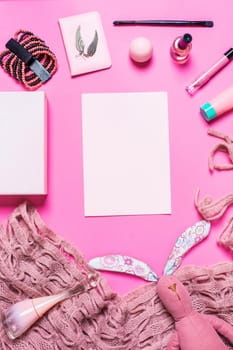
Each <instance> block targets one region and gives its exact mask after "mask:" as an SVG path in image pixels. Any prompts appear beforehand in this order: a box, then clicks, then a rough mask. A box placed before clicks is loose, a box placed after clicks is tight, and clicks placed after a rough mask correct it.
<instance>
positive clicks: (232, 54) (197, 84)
mask: <svg viewBox="0 0 233 350" xmlns="http://www.w3.org/2000/svg"><path fill="white" fill-rule="evenodd" d="M232 58H233V48H231V49H229V50H228V51H227V52H225V53H224V55H223V57H221V58H220V59H219V60H218V61H217V62H216V63H215V64H213V65H212V66H211V67H210V68H209V69H207V71H206V72H204V73H203V74H201V75H200V76H199V77H198V78H196V79H195V81H194V82H192V83H191V84H190V85H188V86H186V88H185V90H186V91H187V92H188V93H189V94H190V95H194V94H195V92H196V91H197V90H198V89H200V88H201V87H202V86H203V85H205V84H206V83H207V82H208V81H209V80H210V79H211V78H212V77H213V76H214V75H215V74H217V73H218V72H219V71H220V70H221V69H222V68H223V67H225V66H226V65H227V64H228V63H229V62H230V61H231V60H232Z"/></svg>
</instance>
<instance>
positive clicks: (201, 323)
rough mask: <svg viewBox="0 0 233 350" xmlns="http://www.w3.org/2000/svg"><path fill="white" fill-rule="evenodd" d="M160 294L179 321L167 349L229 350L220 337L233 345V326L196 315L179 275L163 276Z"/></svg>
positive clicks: (159, 284)
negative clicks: (220, 335) (178, 277)
mask: <svg viewBox="0 0 233 350" xmlns="http://www.w3.org/2000/svg"><path fill="white" fill-rule="evenodd" d="M157 292H158V295H159V297H160V299H161V301H162V303H163V305H164V306H165V307H166V309H167V310H168V312H169V313H170V314H171V315H172V316H173V318H174V320H175V328H176V330H175V332H174V333H173V334H172V336H171V339H170V341H169V343H168V346H167V350H179V349H181V350H227V349H228V347H227V346H226V345H225V344H224V343H223V341H222V340H221V338H220V337H219V335H218V334H217V332H218V333H220V334H222V335H223V336H224V337H225V338H227V339H229V341H230V342H232V343H233V327H232V326H231V325H229V324H228V323H226V322H225V321H224V320H222V319H220V318H218V317H216V316H212V315H204V314H200V313H198V312H196V311H195V310H193V308H192V304H191V299H190V296H189V294H188V291H187V289H186V288H185V286H184V285H183V284H182V283H181V282H180V281H179V280H178V279H177V278H176V277H175V276H162V277H161V278H160V279H159V281H158V284H157Z"/></svg>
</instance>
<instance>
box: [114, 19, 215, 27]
mask: <svg viewBox="0 0 233 350" xmlns="http://www.w3.org/2000/svg"><path fill="white" fill-rule="evenodd" d="M113 24H114V25H115V26H122V25H145V26H146V25H147V26H148V25H149V26H175V27H213V26H214V22H213V21H183V20H169V19H168V20H166V19H165V20H139V21H138V20H126V21H114V22H113Z"/></svg>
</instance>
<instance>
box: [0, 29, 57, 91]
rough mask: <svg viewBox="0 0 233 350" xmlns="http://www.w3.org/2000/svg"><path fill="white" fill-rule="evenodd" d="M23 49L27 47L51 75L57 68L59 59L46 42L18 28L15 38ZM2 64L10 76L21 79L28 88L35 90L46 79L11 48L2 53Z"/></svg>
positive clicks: (0, 59) (0, 61) (0, 55)
mask: <svg viewBox="0 0 233 350" xmlns="http://www.w3.org/2000/svg"><path fill="white" fill-rule="evenodd" d="M12 40H15V41H17V43H18V44H19V45H21V47H22V48H23V49H26V50H27V51H28V53H30V54H31V55H32V57H33V59H35V60H36V61H37V62H39V64H40V65H41V66H42V68H43V69H45V70H46V71H47V72H48V75H49V76H50V77H51V76H52V75H53V74H54V73H55V72H56V70H57V59H56V56H55V55H54V53H53V52H52V51H51V50H50V49H49V47H48V46H47V45H46V44H45V42H44V41H43V40H42V39H40V38H38V37H36V36H35V35H34V34H33V33H31V32H29V31H26V30H21V29H20V30H18V31H17V32H16V33H15V35H14V39H12ZM0 65H1V66H2V68H3V69H4V71H6V72H7V73H8V74H9V75H10V76H12V77H13V78H15V79H16V80H18V81H20V82H21V83H22V84H23V85H24V86H25V87H26V88H28V89H30V90H35V89H37V88H39V87H40V86H41V85H42V84H43V82H45V80H44V81H43V80H41V78H40V77H39V76H38V75H37V74H36V73H35V72H34V71H33V70H32V69H31V68H30V65H28V64H26V63H25V62H24V61H22V59H21V58H20V57H18V56H17V55H16V54H15V53H14V52H12V51H11V50H9V49H8V50H5V51H3V52H1V53H0Z"/></svg>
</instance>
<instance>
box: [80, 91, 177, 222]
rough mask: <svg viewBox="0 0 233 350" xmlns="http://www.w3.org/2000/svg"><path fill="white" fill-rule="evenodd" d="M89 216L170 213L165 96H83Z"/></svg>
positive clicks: (149, 93)
mask: <svg viewBox="0 0 233 350" xmlns="http://www.w3.org/2000/svg"><path fill="white" fill-rule="evenodd" d="M82 126H83V174H84V214H85V216H104V215H138V214H170V213H171V193H170V162H169V128H168V106H167V93H166V92H139V93H97V94H83V95H82Z"/></svg>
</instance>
